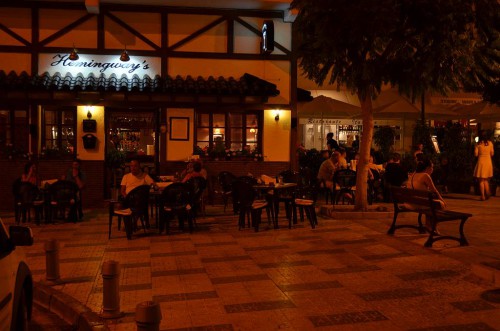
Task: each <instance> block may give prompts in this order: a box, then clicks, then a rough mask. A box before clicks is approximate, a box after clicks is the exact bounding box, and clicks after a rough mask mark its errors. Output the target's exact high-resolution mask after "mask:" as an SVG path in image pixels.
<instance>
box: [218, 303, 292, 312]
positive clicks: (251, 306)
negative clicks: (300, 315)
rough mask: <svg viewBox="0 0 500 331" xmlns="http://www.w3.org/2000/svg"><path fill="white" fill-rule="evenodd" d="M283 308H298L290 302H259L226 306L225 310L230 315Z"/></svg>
mask: <svg viewBox="0 0 500 331" xmlns="http://www.w3.org/2000/svg"><path fill="white" fill-rule="evenodd" d="M283 308H296V307H295V304H294V303H293V302H292V301H290V300H279V301H259V302H248V303H239V304H234V305H225V306H224V309H225V310H226V312H227V313H228V314H232V313H246V312H251V311H262V310H273V309H283Z"/></svg>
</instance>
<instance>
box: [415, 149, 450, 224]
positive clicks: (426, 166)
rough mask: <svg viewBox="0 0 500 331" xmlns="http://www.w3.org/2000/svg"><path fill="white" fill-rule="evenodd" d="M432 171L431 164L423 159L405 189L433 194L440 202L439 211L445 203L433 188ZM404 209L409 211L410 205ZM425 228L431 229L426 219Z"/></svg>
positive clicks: (434, 187)
mask: <svg viewBox="0 0 500 331" xmlns="http://www.w3.org/2000/svg"><path fill="white" fill-rule="evenodd" d="M433 170H434V165H433V164H432V162H431V161H430V160H429V159H427V158H424V159H423V161H421V162H419V163H417V169H416V171H415V173H413V174H412V175H410V177H409V178H408V182H407V187H408V188H411V189H414V190H422V191H429V192H434V193H435V194H436V196H437V199H438V200H439V202H440V205H441V209H445V208H446V203H445V202H444V199H443V197H442V196H441V194H439V191H438V190H437V189H436V186H434V182H433V181H432V178H431V174H432V171H433ZM406 207H407V208H409V209H411V208H412V206H411V205H407V206H406ZM425 226H426V227H427V229H431V225H430V223H429V220H428V219H427V218H426V220H425Z"/></svg>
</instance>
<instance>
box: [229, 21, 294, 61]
mask: <svg viewBox="0 0 500 331" xmlns="http://www.w3.org/2000/svg"><path fill="white" fill-rule="evenodd" d="M235 20H236V21H237V22H238V23H240V24H241V25H243V26H244V27H245V28H247V29H248V30H250V31H252V32H253V33H255V34H256V35H257V36H261V35H262V31H260V30H259V29H256V28H254V27H253V26H251V25H250V24H248V23H247V22H245V21H244V20H242V19H241V18H239V17H237V18H235ZM274 47H276V48H277V49H279V50H280V51H282V52H283V53H285V54H286V55H290V53H291V52H290V50H288V49H286V48H285V47H284V46H283V45H281V44H280V43H278V42H276V41H274Z"/></svg>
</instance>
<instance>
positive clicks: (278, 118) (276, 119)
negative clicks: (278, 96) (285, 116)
mask: <svg viewBox="0 0 500 331" xmlns="http://www.w3.org/2000/svg"><path fill="white" fill-rule="evenodd" d="M274 120H275V121H276V122H278V121H279V120H280V113H279V112H276V116H274Z"/></svg>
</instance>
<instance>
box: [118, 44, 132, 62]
mask: <svg viewBox="0 0 500 331" xmlns="http://www.w3.org/2000/svg"><path fill="white" fill-rule="evenodd" d="M129 60H130V56H128V53H127V47H125V49H124V50H123V52H122V54H121V55H120V61H122V62H127V61H129Z"/></svg>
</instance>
